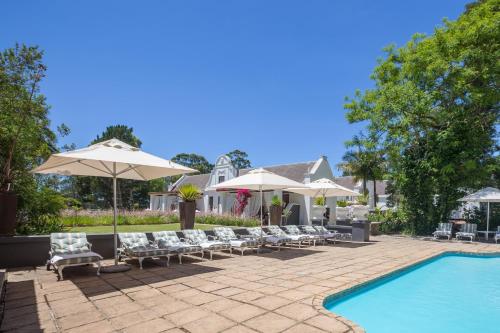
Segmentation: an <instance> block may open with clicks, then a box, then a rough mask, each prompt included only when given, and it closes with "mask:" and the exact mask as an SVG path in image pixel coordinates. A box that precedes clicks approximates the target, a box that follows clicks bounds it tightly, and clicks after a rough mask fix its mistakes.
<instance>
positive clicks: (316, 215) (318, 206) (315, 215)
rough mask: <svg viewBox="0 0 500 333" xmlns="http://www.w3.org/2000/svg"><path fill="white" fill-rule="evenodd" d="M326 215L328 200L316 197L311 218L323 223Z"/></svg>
mask: <svg viewBox="0 0 500 333" xmlns="http://www.w3.org/2000/svg"><path fill="white" fill-rule="evenodd" d="M325 214H326V200H325V198H324V197H322V196H321V197H316V198H314V202H313V206H312V211H311V216H312V219H313V220H315V221H321V222H322V223H323V221H324V220H325Z"/></svg>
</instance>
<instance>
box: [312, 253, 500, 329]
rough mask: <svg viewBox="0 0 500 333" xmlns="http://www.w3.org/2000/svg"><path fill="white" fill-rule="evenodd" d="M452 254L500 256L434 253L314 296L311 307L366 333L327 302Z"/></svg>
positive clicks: (486, 254) (476, 254)
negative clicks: (333, 310) (329, 308)
mask: <svg viewBox="0 0 500 333" xmlns="http://www.w3.org/2000/svg"><path fill="white" fill-rule="evenodd" d="M453 254H464V255H471V256H500V251H491V252H488V251H486V252H485V251H481V252H473V251H443V252H439V253H435V254H432V255H429V256H427V257H424V258H420V259H418V260H416V261H415V262H413V263H410V264H408V265H405V266H403V267H400V268H398V269H396V270H393V271H390V272H387V273H384V274H382V275H380V276H377V277H375V278H373V279H369V280H367V281H364V282H361V283H357V284H355V285H351V286H350V287H347V288H345V289H342V290H340V291H337V292H334V293H332V292H331V291H330V292H328V291H327V292H324V293H321V294H319V295H316V296H315V297H314V299H313V307H314V308H315V309H316V311H318V312H320V313H322V314H324V315H328V316H334V318H335V319H336V320H338V321H340V322H342V323H343V324H345V325H346V326H348V327H349V329H350V330H349V332H355V333H361V332H366V331H365V329H364V328H363V327H361V326H360V325H358V324H357V323H355V322H353V321H351V320H349V319H347V318H345V317H343V316H341V315H338V314H337V313H335V312H332V311H329V310H327V309H326V308H325V304H326V303H327V302H328V301H329V300H331V299H332V298H339V297H342V296H343V295H345V294H347V293H351V292H355V291H357V290H359V289H361V288H363V287H366V286H367V285H369V284H372V283H376V282H378V281H380V280H382V279H387V278H390V277H392V276H394V275H397V274H401V273H403V272H404V271H407V270H412V269H414V268H416V266H419V265H422V264H425V263H427V261H432V260H435V259H438V258H439V257H442V256H446V255H453Z"/></svg>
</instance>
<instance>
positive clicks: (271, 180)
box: [210, 168, 305, 225]
mask: <svg viewBox="0 0 500 333" xmlns="http://www.w3.org/2000/svg"><path fill="white" fill-rule="evenodd" d="M289 187H296V188H299V187H305V185H304V184H302V183H299V182H296V181H295V180H291V179H288V178H286V177H283V176H279V175H277V174H275V173H272V172H271V171H268V170H265V169H263V168H259V169H255V170H252V171H250V172H248V173H247V174H245V175H243V176H239V177H236V178H233V179H230V180H228V181H225V182H222V183H219V184H217V185H214V186H212V187H210V188H211V189H219V190H221V189H246V190H254V191H259V192H260V223H261V225H262V224H263V218H262V211H263V200H262V191H266V190H282V189H286V188H289Z"/></svg>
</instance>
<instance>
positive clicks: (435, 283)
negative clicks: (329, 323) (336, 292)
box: [325, 254, 500, 333]
mask: <svg viewBox="0 0 500 333" xmlns="http://www.w3.org/2000/svg"><path fill="white" fill-rule="evenodd" d="M325 307H326V308H327V309H328V310H330V311H332V312H334V313H336V314H339V315H341V316H343V317H345V318H347V319H349V320H352V321H354V322H355V323H357V324H359V325H360V326H362V327H363V328H364V329H365V330H366V331H367V332H368V333H378V332H384V333H392V332H398V333H403V332H408V333H414V332H419V333H420V332H440V333H445V332H453V333H457V332H481V333H486V332H500V255H496V256H493V255H492V256H482V255H468V254H445V255H442V256H439V257H437V258H434V259H430V260H428V261H426V262H424V263H422V264H419V265H417V266H414V267H412V268H409V269H408V270H405V271H402V272H400V273H396V274H394V275H392V276H390V277H387V278H383V279H381V280H378V281H375V282H373V283H369V284H368V285H365V286H363V287H361V288H359V289H357V290H354V291H352V292H350V293H347V294H344V295H342V296H339V297H338V298H335V297H332V298H331V299H327V301H326V302H325Z"/></svg>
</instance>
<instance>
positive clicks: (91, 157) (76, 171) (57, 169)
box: [33, 139, 197, 265]
mask: <svg viewBox="0 0 500 333" xmlns="http://www.w3.org/2000/svg"><path fill="white" fill-rule="evenodd" d="M33 172H35V173H42V174H59V175H63V176H95V177H108V178H113V234H114V255H115V265H117V264H118V257H117V245H118V240H117V233H116V217H117V211H116V179H117V178H123V179H133V180H151V179H156V178H161V177H167V176H175V175H180V174H185V173H192V172H197V171H196V170H194V169H191V168H188V167H185V166H182V165H180V164H177V163H174V162H172V161H169V160H165V159H163V158H160V157H157V156H154V155H151V154H148V153H145V152H143V151H141V150H140V149H139V148H136V147H133V146H131V145H128V144H126V143H124V142H122V141H120V140H118V139H111V140H107V141H103V142H100V143H97V144H94V145H91V146H88V147H86V148H82V149H77V150H73V151H68V152H64V153H58V154H53V155H51V156H50V157H49V159H48V160H47V161H46V162H45V163H43V164H42V165H40V166H39V167H38V168H36V169H34V170H33Z"/></svg>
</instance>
